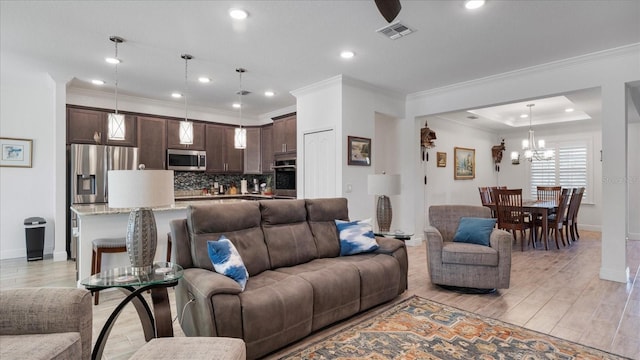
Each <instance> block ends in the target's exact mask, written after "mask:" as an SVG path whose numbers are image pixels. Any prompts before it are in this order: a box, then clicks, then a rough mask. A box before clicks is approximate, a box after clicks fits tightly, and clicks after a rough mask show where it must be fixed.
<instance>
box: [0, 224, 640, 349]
mask: <svg viewBox="0 0 640 360" xmlns="http://www.w3.org/2000/svg"><path fill="white" fill-rule="evenodd" d="M581 235H582V238H581V240H580V241H578V242H577V243H575V244H573V245H572V246H571V247H568V248H562V249H560V250H550V251H544V250H534V249H529V250H525V251H524V252H521V251H520V250H519V249H520V244H515V245H514V252H513V257H512V262H513V265H512V273H511V287H510V288H509V289H506V290H499V291H498V292H497V293H495V294H491V295H464V294H458V293H454V292H450V291H445V290H442V289H440V288H438V287H436V286H433V285H432V284H431V282H430V281H429V277H428V274H427V265H426V247H425V245H424V243H423V244H422V245H421V246H417V247H409V290H408V291H407V292H405V293H404V294H403V295H402V296H401V297H399V299H398V300H400V299H403V298H406V297H408V296H411V295H414V294H415V295H419V296H422V297H425V298H427V299H431V300H434V301H438V302H440V303H444V304H448V305H451V306H455V307H458V308H461V309H464V310H467V311H471V312H474V313H477V314H480V315H484V316H487V317H491V318H495V319H499V320H502V321H505V322H509V323H512V324H516V325H521V326H524V327H526V328H529V329H532V330H536V331H539V332H542V333H546V334H550V335H553V336H556V337H560V338H563V339H567V340H571V341H575V342H578V343H581V344H585V345H588V346H592V347H595V348H599V349H602V350H606V351H609V352H613V353H616V354H620V355H624V356H628V357H630V358H633V359H640V283H639V281H640V241H629V242H628V243H627V265H628V266H629V268H630V280H629V282H628V283H627V284H623V283H616V282H611V281H605V280H600V279H599V277H598V273H599V270H600V246H601V242H600V233H598V232H587V231H582V232H581ZM74 267H75V264H74V263H73V262H53V261H51V260H43V261H35V262H27V261H26V260H25V259H24V258H23V259H11V260H2V261H0V288H3V289H4V288H13V287H38V286H75V270H74ZM169 296H170V299H171V306H172V314H173V315H174V316H175V314H176V309H175V300H174V299H175V297H174V294H173V291H172V290H170V294H169ZM122 298H123V295H122V293H120V292H119V291H107V292H103V293H102V294H101V295H100V304H99V305H98V306H94V311H93V324H94V325H93V328H94V332H93V339H94V341H95V339H96V338H97V336H98V333H99V331H100V329H101V328H102V326H103V324H104V323H105V321H106V319H107V317H108V316H109V315H110V313H111V311H112V310H113V309H114V308H115V307H116V306H117V304H118V302H119V301H120V300H121V299H122ZM149 301H150V300H149ZM383 306H384V305H383ZM386 306H388V305H386ZM372 311H376V309H374V310H372ZM358 318H359V317H356V318H353V319H349V320H346V321H344V322H342V323H340V324H337V325H336V326H333V327H331V328H329V329H325V330H323V331H321V332H319V333H316V334H314V335H312V336H310V337H308V338H306V339H304V340H302V341H300V342H298V343H296V344H294V345H292V348H298V347H304V346H305V344H309V343H310V342H313V341H314V340H315V339H318V338H321V337H323V336H326V334H328V333H331V332H333V331H336V329H339V328H341V327H344V326H347V325H348V324H349V323H352V322H354V321H357V320H358ZM174 331H175V335H176V336H184V334H183V333H182V330H181V329H180V325H179V321H177V320H176V321H175V322H174ZM143 344H144V337H143V335H142V327H141V326H140V324H139V321H138V319H137V315H136V313H135V311H134V309H133V307H131V306H130V307H128V308H126V309H125V311H124V312H123V313H122V315H121V316H120V317H119V318H118V320H117V322H116V325H115V326H114V328H113V330H112V332H111V336H110V337H109V340H108V342H107V346H106V348H105V353H104V359H108V360H115V359H128V358H129V356H130V355H131V354H132V353H133V352H135V351H136V349H138V348H139V347H141V346H142V345H143ZM285 351H287V349H284V350H283V351H281V352H279V353H276V354H273V355H272V356H270V357H269V358H277V357H278V354H280V353H283V352H285Z"/></svg>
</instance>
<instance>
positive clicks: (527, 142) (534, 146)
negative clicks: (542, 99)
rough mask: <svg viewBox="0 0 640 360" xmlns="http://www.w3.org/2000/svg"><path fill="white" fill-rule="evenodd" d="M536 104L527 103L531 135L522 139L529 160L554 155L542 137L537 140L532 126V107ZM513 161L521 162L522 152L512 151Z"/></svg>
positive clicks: (526, 157)
mask: <svg viewBox="0 0 640 360" xmlns="http://www.w3.org/2000/svg"><path fill="white" fill-rule="evenodd" d="M534 106H536V104H527V107H528V108H529V137H528V138H527V139H524V140H522V151H523V152H524V157H525V159H527V160H529V161H533V160H537V161H540V160H550V159H551V158H552V157H553V152H552V151H551V150H547V149H545V147H544V145H545V142H544V140H542V139H540V140H538V142H536V139H535V136H534V133H533V129H532V128H531V119H532V117H533V116H532V114H531V108H532V107H534ZM511 163H512V164H514V165H518V164H520V154H519V153H518V152H517V151H514V152H512V153H511Z"/></svg>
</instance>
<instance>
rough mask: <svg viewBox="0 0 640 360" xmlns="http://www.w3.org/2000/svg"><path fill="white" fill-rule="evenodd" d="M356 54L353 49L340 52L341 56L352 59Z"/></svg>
mask: <svg viewBox="0 0 640 360" xmlns="http://www.w3.org/2000/svg"><path fill="white" fill-rule="evenodd" d="M354 56H356V54H355V53H354V52H353V51H351V50H345V51H343V52H341V53H340V57H341V58H343V59H351V58H353V57H354Z"/></svg>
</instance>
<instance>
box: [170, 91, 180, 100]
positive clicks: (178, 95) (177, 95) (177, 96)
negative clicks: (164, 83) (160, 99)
mask: <svg viewBox="0 0 640 360" xmlns="http://www.w3.org/2000/svg"><path fill="white" fill-rule="evenodd" d="M171 97H173V98H176V99H180V98H181V97H182V94H180V93H177V92H174V93H171Z"/></svg>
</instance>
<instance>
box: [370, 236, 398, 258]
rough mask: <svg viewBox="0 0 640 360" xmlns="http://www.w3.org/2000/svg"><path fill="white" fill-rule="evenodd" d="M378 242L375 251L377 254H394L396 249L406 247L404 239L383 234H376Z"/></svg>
mask: <svg viewBox="0 0 640 360" xmlns="http://www.w3.org/2000/svg"><path fill="white" fill-rule="evenodd" d="M376 242H377V243H378V246H379V247H378V249H377V250H376V251H374V253H377V254H393V253H394V252H396V250H398V249H400V248H402V247H404V246H405V245H404V241H402V240H398V239H393V238H387V237H383V236H376Z"/></svg>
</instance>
